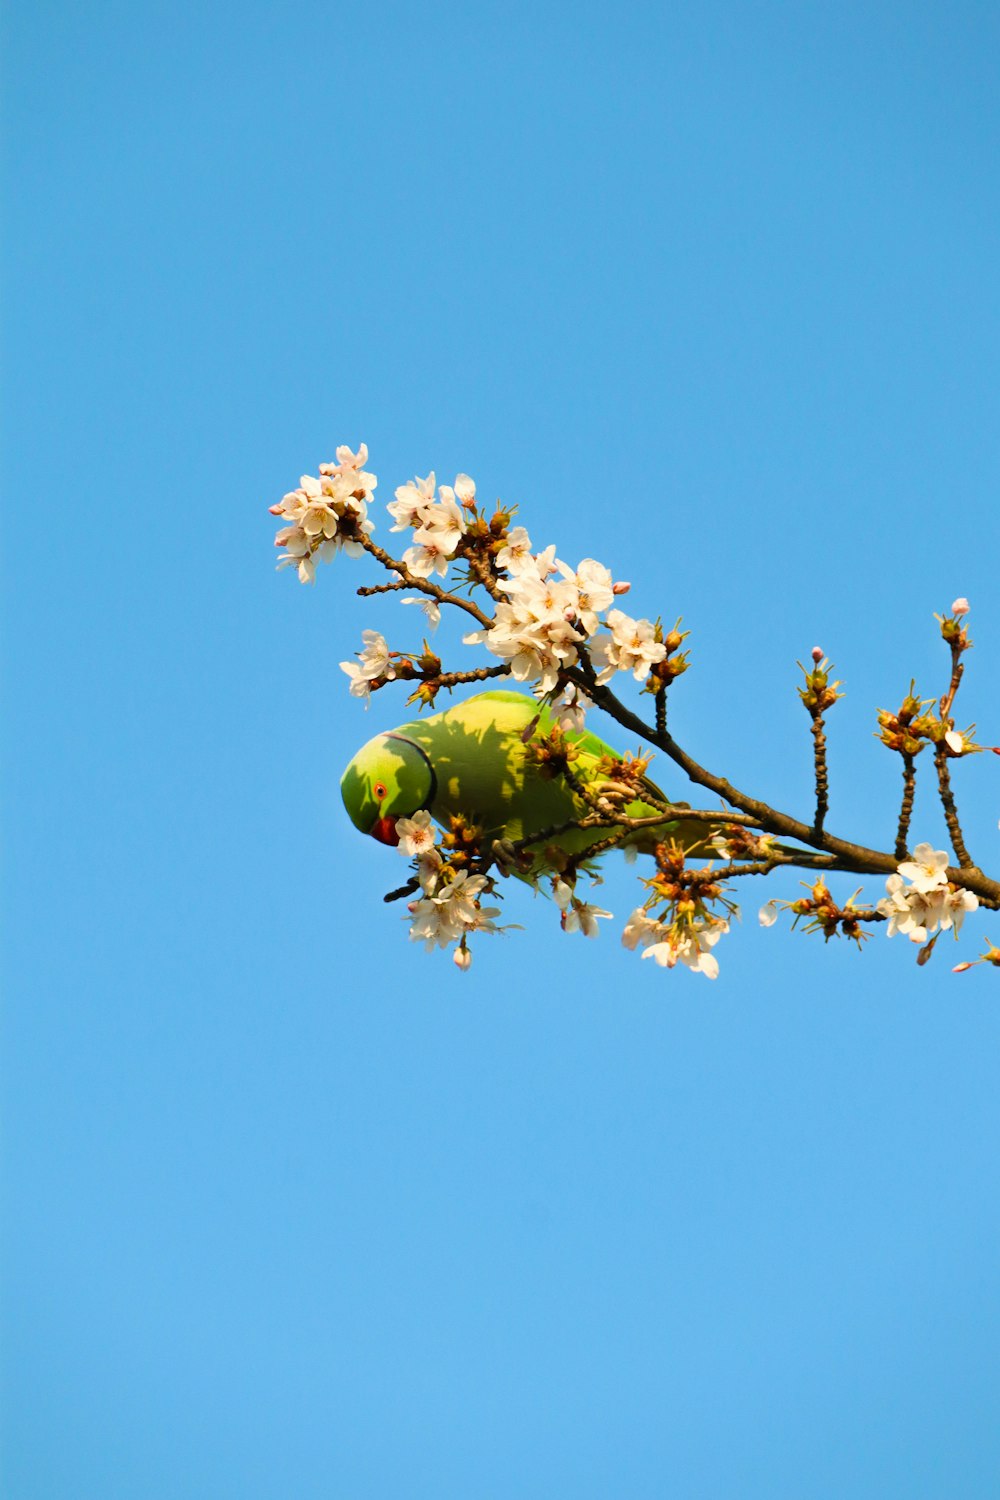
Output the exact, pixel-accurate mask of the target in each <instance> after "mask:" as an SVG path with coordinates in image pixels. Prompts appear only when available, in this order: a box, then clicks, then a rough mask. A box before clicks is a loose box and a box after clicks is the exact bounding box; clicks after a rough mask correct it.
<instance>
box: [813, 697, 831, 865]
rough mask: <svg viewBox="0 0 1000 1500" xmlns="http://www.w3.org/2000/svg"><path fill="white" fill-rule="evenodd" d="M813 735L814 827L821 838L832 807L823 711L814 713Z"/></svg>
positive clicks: (817, 835)
mask: <svg viewBox="0 0 1000 1500" xmlns="http://www.w3.org/2000/svg"><path fill="white" fill-rule="evenodd" d="M812 737H813V766H814V770H815V775H816V817H815V819H814V820H813V828H814V829H815V831H816V837H817V838H821V837H822V834H823V824H824V822H825V820H826V815H827V812H828V811H829V808H830V788H829V780H828V777H827V770H826V732H825V728H824V724H823V715H822V714H821V713H816V712H814V713H813V716H812Z"/></svg>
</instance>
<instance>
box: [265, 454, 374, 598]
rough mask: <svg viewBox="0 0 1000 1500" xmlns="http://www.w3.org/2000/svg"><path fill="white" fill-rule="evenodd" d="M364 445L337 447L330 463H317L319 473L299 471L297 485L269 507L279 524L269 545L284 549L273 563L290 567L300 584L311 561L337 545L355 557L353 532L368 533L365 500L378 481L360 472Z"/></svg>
mask: <svg viewBox="0 0 1000 1500" xmlns="http://www.w3.org/2000/svg"><path fill="white" fill-rule="evenodd" d="M367 462H368V449H367V447H366V446H365V444H364V443H362V444H361V447H360V448H359V449H358V451H357V453H353V452H352V451H351V449H350V448H343V447H342V448H338V449H337V462H336V463H335V464H320V466H319V478H318V479H316V478H314V477H313V476H312V475H311V474H303V475H302V478H301V479H300V480H299V487H298V489H295V490H290V491H289V492H288V494H287V495H283V496H282V498H281V499H280V500H279V501H278V503H277V505H272V506H271V514H272V515H273V516H281V517H282V518H283V519H284V520H286V521H287V522H288V523H289V524H288V525H287V526H283V527H282V528H281V530H280V531H279V532H278V534H277V536H276V537H275V539H274V545H275V546H276V547H281V548H283V549H284V556H283V557H282V559H281V561H280V562H279V563H278V567H279V568H292V567H293V568H295V569H296V571H297V572H298V575H299V581H300V582H301V583H314V582H315V581H316V564H317V563H318V562H323V563H327V562H329V561H330V560H331V559H332V558H333V557H334V556H335V554H336V553H337V552H339V551H340V550H341V548H342V549H343V550H344V551H345V552H346V553H347V555H348V557H360V555H361V553H362V552H363V550H364V548H363V547H362V545H361V543H360V541H359V540H358V538H359V534H360V535H365V536H370V535H371V533H372V532H373V531H374V529H375V526H374V523H373V522H372V521H369V519H368V505H369V503H370V501H371V499H372V492H373V491H374V489H375V486H376V485H377V484H378V480H377V479H376V477H375V475H374V474H368V473H366V472H365V468H364V466H365V464H366V463H367Z"/></svg>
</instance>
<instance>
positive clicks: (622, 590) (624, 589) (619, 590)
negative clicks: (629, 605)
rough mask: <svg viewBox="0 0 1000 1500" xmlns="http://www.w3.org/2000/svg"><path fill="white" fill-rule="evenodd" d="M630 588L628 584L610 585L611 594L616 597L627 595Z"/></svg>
mask: <svg viewBox="0 0 1000 1500" xmlns="http://www.w3.org/2000/svg"><path fill="white" fill-rule="evenodd" d="M631 587H632V585H631V584H630V583H613V584H612V585H611V592H612V593H613V594H618V595H621V594H627V593H628V591H629V589H630V588H631Z"/></svg>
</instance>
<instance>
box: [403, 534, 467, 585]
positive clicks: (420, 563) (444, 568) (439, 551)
mask: <svg viewBox="0 0 1000 1500" xmlns="http://www.w3.org/2000/svg"><path fill="white" fill-rule="evenodd" d="M417 538H419V541H418V540H417ZM414 542H415V545H414V546H413V547H407V549H406V551H405V552H404V553H403V562H404V563H405V565H406V567H407V568H408V569H409V571H410V572H411V573H412V574H413V576H414V578H430V576H431V574H432V573H439V574H440V575H441V577H442V578H444V577H445V576H446V575H447V572H448V561H449V559H450V557H451V554H452V552H453V551H454V550H455V549H454V548H453V547H452V548H449V547H447V546H446V545H444V543H443V542H442V541H440V540H439V539H438V536H437V534H436V533H435V532H433V531H427V530H425V529H424V528H423V527H421V528H420V530H419V531H418V532H416V533H415V535H414Z"/></svg>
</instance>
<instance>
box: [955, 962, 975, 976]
mask: <svg viewBox="0 0 1000 1500" xmlns="http://www.w3.org/2000/svg"><path fill="white" fill-rule="evenodd" d="M971 968H972V965H971V964H970V963H969V962H968V961H966V962H965V963H964V964H956V965H955V967H954V968H953V969H952V971H951V972H952V973H953V974H964V973H965V971H966V969H971Z"/></svg>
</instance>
